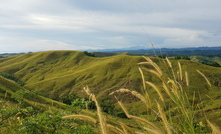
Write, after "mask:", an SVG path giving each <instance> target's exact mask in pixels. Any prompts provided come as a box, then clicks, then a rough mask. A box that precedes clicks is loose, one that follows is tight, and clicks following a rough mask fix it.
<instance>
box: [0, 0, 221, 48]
mask: <svg viewBox="0 0 221 134" xmlns="http://www.w3.org/2000/svg"><path fill="white" fill-rule="evenodd" d="M0 2H1V5H0V35H2V39H1V38H0V47H1V49H5V50H6V46H5V47H2V45H3V44H4V45H6V44H7V46H8V48H9V46H10V47H11V49H13V48H17V50H21V48H23V50H25V51H26V50H27V49H26V48H28V49H30V51H35V50H39V49H40V48H41V49H42V50H49V49H50V48H51V49H53V48H56V49H59V48H60V49H65V48H72V49H75V48H76V49H78V48H79V49H81V48H111V47H115V48H116V47H127V46H131V45H134V46H137V45H140V44H145V43H144V42H146V40H147V39H146V37H145V36H143V35H145V32H144V31H143V29H144V30H145V31H146V33H147V34H148V36H149V37H150V38H151V40H152V41H153V42H156V44H157V45H159V46H163V47H165V46H171V47H178V46H179V45H180V46H182V47H185V46H191V45H193V46H200V45H202V44H203V45H208V46H209V45H220V44H219V43H220V42H221V38H220V36H219V35H220V32H221V26H220V22H221V14H220V12H221V9H220V4H221V1H218V0H204V1H201V0H194V1H193V0H185V1H174V0H167V1H165V0H157V1H153V0H152V1H150V0H139V1H138V0H129V1H128V0H112V1H109V0H108V1H107V0H93V1H87V2H85V1H77V0H62V1H61V0H47V1H45V0H33V1H30V0H22V1H21V0H10V1H9V0H0ZM3 37H4V39H3ZM15 39H18V41H14V40H15ZM24 44H26V45H24ZM40 44H47V45H40ZM76 44H77V46H74V45H76ZM79 44H80V45H81V46H80V47H79ZM20 45H21V47H20V48H19V47H17V46H20ZM34 45H36V47H35V46H34ZM22 46H23V47H22ZM25 46H26V47H25ZM29 46H30V47H29ZM8 48H7V49H8ZM43 48H45V49H43ZM15 50H16V49H15Z"/></svg>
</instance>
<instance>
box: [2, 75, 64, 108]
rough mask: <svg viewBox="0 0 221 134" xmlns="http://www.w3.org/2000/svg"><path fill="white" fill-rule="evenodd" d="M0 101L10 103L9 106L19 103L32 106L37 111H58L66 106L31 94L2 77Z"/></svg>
mask: <svg viewBox="0 0 221 134" xmlns="http://www.w3.org/2000/svg"><path fill="white" fill-rule="evenodd" d="M0 100H1V101H6V102H7V103H9V106H10V105H16V106H17V104H18V103H19V102H22V103H23V106H27V107H30V106H31V107H33V108H36V109H37V110H48V109H49V108H51V109H54V108H55V109H56V107H61V106H62V105H65V104H63V103H61V102H58V101H54V100H51V99H49V98H46V97H43V96H40V95H37V94H34V93H31V92H29V90H27V89H25V88H23V87H21V86H19V85H18V84H17V83H15V82H14V81H11V80H9V79H6V78H3V77H2V76H0ZM52 103H53V105H52Z"/></svg>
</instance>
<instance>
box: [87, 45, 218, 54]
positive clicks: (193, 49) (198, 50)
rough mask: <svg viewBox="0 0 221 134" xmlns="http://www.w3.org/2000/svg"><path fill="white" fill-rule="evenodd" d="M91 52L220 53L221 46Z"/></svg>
mask: <svg viewBox="0 0 221 134" xmlns="http://www.w3.org/2000/svg"><path fill="white" fill-rule="evenodd" d="M89 51H91V52H109V53H123V52H129V53H137V54H144V55H155V54H157V55H168V56H176V55H189V56H190V55H214V54H216V55H217V54H221V46H217V47H187V48H155V49H147V48H142V47H141V46H137V47H130V48H122V49H100V50H89Z"/></svg>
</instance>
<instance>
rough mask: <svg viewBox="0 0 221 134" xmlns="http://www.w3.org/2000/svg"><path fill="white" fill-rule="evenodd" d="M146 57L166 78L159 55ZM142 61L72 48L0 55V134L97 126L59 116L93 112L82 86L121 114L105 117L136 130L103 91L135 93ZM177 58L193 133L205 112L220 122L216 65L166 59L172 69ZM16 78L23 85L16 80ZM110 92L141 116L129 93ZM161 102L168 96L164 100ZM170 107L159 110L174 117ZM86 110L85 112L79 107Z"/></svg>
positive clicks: (153, 96) (150, 77)
mask: <svg viewBox="0 0 221 134" xmlns="http://www.w3.org/2000/svg"><path fill="white" fill-rule="evenodd" d="M95 55H96V53H95ZM152 59H153V61H154V62H156V63H157V64H158V65H159V66H160V68H161V70H162V71H163V73H164V74H165V75H166V76H170V75H172V74H171V72H170V71H168V67H167V66H166V65H165V60H164V59H161V58H159V59H158V58H152ZM142 61H145V60H144V58H143V57H141V56H128V55H123V54H122V55H115V56H111V57H102V58H101V57H94V56H92V55H91V54H90V53H89V54H88V53H85V52H78V51H48V52H37V53H27V54H23V55H18V56H13V57H8V58H2V59H0V73H1V74H2V76H4V77H0V96H1V99H0V101H1V105H0V118H1V119H0V122H1V124H0V127H1V128H2V129H0V132H1V131H2V132H8V133H33V132H36V133H68V132H69V133H74V132H76V133H77V132H78V133H93V132H95V133H96V132H97V130H94V129H93V128H94V124H90V123H87V122H86V123H85V122H84V121H81V120H75V119H72V120H63V119H61V117H62V116H65V115H69V114H72V113H86V114H90V115H92V116H95V115H94V114H95V113H94V112H93V111H94V110H95V109H96V107H95V106H94V104H93V102H91V101H90V100H88V99H87V97H88V96H87V95H86V93H85V92H84V91H83V90H82V89H83V87H86V86H88V87H90V90H91V92H92V93H94V94H95V95H96V97H97V99H98V101H99V103H100V106H101V107H102V108H103V111H104V112H106V113H107V114H110V115H112V116H118V117H121V118H117V117H112V116H110V117H109V115H107V116H108V117H109V118H110V119H112V118H114V119H115V118H117V119H118V120H121V121H122V122H125V123H126V124H129V125H132V126H134V129H137V128H139V125H137V124H136V123H134V122H131V121H130V120H128V119H126V116H125V115H124V113H123V112H122V110H121V109H120V108H119V106H118V105H116V99H115V97H114V96H112V95H109V94H110V93H111V92H113V91H115V90H118V89H120V88H127V89H130V90H135V91H137V92H141V91H142V90H141V89H142V87H143V85H142V78H141V75H140V72H139V70H138V67H139V66H140V65H138V64H137V63H139V62H142ZM177 61H179V62H180V63H181V65H182V69H183V71H186V72H188V75H189V82H190V86H189V87H185V88H184V90H185V92H186V93H187V94H188V97H189V100H190V101H192V102H194V105H196V106H197V107H198V108H197V109H195V111H192V112H196V115H197V120H196V122H195V125H196V129H199V130H197V131H204V130H203V129H205V131H207V130H208V128H207V127H203V126H200V125H199V122H204V124H206V123H205V116H206V117H207V118H208V119H209V120H210V121H211V122H213V123H215V124H217V125H219V126H220V125H221V111H220V109H221V103H220V102H221V89H220V88H221V68H217V67H212V66H208V65H203V64H201V63H198V62H193V61H190V60H184V59H179V60H171V62H172V65H173V66H174V68H175V70H178V65H177ZM197 69H198V70H200V71H201V72H203V73H204V74H205V75H206V76H207V77H208V79H209V80H210V82H211V83H212V87H209V86H208V84H207V83H206V81H205V79H204V78H203V77H202V76H201V75H199V74H198V73H197V72H196V70H197ZM175 74H177V72H175ZM145 79H146V80H148V81H151V82H153V83H154V84H155V85H161V84H162V83H161V81H160V80H159V79H157V78H156V77H155V76H153V75H152V74H150V73H147V72H146V73H145ZM20 82H22V83H25V84H19V83H20ZM183 85H184V84H183ZM147 88H148V90H149V94H151V99H153V101H155V100H157V99H158V98H159V97H158V95H157V94H156V92H155V91H154V90H153V89H152V88H151V87H147ZM159 88H161V87H159ZM194 94H195V96H194ZM115 95H116V97H117V98H118V99H120V101H122V102H123V103H124V104H125V105H126V107H127V109H128V111H129V112H130V113H131V114H134V115H139V116H145V115H146V108H145V106H143V104H142V103H141V102H140V101H139V99H137V98H136V97H134V96H133V95H131V94H130V93H126V94H125V93H124V94H123V93H119V94H115ZM193 98H194V99H193ZM165 101H168V102H170V101H171V100H170V99H169V98H168V99H166V100H165ZM168 104H169V103H168ZM169 107H170V108H169ZM171 107H173V106H168V108H167V109H164V110H165V112H171V116H174V118H175V117H176V113H173V111H172V110H173V109H171ZM87 108H88V109H89V110H91V111H85V110H82V109H87ZM174 109H175V108H174ZM5 111H7V112H5ZM18 117H19V118H18ZM147 118H152V117H147ZM158 120H159V119H158ZM13 121H14V122H15V123H13ZM110 122H111V121H110ZM16 130H19V131H16ZM208 131H209V130H208Z"/></svg>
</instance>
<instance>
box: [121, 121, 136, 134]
mask: <svg viewBox="0 0 221 134" xmlns="http://www.w3.org/2000/svg"><path fill="white" fill-rule="evenodd" d="M119 124H120V125H121V127H122V128H123V131H124V134H129V133H128V131H129V132H130V133H131V134H135V132H134V131H133V130H132V129H131V128H130V127H128V126H127V125H125V124H124V123H122V122H119Z"/></svg>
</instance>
